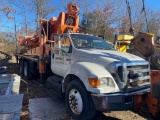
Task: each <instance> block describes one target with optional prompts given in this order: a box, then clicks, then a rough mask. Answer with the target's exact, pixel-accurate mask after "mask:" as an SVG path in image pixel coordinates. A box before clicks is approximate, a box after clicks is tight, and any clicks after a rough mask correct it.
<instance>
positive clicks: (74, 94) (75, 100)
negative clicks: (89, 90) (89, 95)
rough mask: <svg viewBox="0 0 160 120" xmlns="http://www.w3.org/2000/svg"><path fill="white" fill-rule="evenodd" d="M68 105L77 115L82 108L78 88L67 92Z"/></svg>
mask: <svg viewBox="0 0 160 120" xmlns="http://www.w3.org/2000/svg"><path fill="white" fill-rule="evenodd" d="M69 106H70V108H71V110H72V111H73V113H75V114H77V115H79V114H80V113H81V112H82V110H83V100H82V97H81V94H80V93H79V91H78V90H76V89H72V90H71V91H70V93H69Z"/></svg>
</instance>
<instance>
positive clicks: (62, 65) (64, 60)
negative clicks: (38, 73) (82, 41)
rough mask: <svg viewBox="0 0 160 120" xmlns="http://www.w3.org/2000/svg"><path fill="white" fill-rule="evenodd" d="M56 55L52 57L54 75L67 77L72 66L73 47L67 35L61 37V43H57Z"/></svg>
mask: <svg viewBox="0 0 160 120" xmlns="http://www.w3.org/2000/svg"><path fill="white" fill-rule="evenodd" d="M54 46H59V47H55V48H54V52H53V53H54V55H52V60H51V61H52V65H51V69H52V71H53V73H55V74H57V75H60V76H65V74H66V73H67V70H68V69H69V67H70V65H71V55H72V45H71V42H70V39H69V37H68V36H66V35H61V36H60V40H59V42H56V41H55V45H54Z"/></svg>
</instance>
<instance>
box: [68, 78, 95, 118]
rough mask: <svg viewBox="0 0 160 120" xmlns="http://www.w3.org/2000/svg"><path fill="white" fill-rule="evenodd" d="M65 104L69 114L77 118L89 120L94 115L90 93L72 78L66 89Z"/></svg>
mask: <svg viewBox="0 0 160 120" xmlns="http://www.w3.org/2000/svg"><path fill="white" fill-rule="evenodd" d="M66 105H67V109H68V111H69V114H70V115H71V116H72V117H73V118H74V119H78V120H90V119H92V118H93V117H94V116H95V113H96V112H95V109H94V105H93V102H92V99H91V95H90V93H88V92H87V90H86V88H85V87H84V85H83V84H82V83H81V82H79V81H77V80H73V81H71V83H70V84H69V85H68V86H67V89H66Z"/></svg>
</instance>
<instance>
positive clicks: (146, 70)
mask: <svg viewBox="0 0 160 120" xmlns="http://www.w3.org/2000/svg"><path fill="white" fill-rule="evenodd" d="M127 70H128V69H127ZM129 70H130V69H129ZM132 71H134V73H139V72H150V69H141V70H132Z"/></svg>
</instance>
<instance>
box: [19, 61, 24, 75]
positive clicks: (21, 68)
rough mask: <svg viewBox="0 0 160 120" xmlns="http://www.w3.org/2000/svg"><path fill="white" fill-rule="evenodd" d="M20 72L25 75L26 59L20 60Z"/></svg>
mask: <svg viewBox="0 0 160 120" xmlns="http://www.w3.org/2000/svg"><path fill="white" fill-rule="evenodd" d="M19 72H20V76H24V60H23V59H20V60H19Z"/></svg>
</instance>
